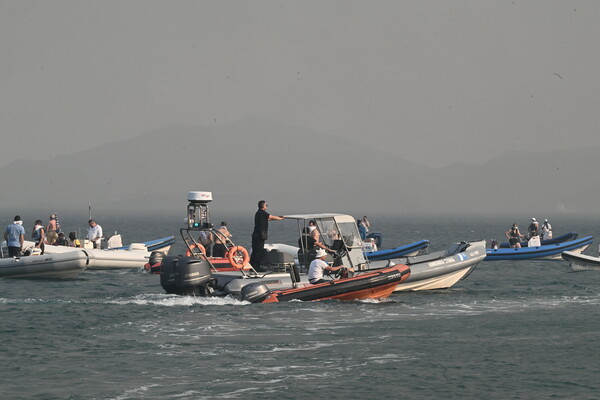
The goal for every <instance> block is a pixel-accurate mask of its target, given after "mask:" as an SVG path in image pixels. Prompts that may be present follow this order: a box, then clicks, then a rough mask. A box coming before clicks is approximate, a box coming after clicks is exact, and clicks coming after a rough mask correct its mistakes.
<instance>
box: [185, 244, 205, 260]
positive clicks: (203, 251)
mask: <svg viewBox="0 0 600 400" xmlns="http://www.w3.org/2000/svg"><path fill="white" fill-rule="evenodd" d="M195 248H197V249H198V250H200V253H202V254H204V255H206V249H205V248H204V246H202V245H201V244H200V243H198V244H196V243H192V244H190V245H189V246H188V249H187V251H186V252H185V255H186V257H191V256H192V249H195Z"/></svg>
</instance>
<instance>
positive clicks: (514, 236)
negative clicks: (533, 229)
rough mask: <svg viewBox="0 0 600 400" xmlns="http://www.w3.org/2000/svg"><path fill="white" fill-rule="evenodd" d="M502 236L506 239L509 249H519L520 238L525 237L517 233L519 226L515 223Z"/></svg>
mask: <svg viewBox="0 0 600 400" xmlns="http://www.w3.org/2000/svg"><path fill="white" fill-rule="evenodd" d="M504 235H505V236H506V238H507V239H508V243H509V244H510V247H512V248H517V249H518V248H521V238H525V236H524V235H522V234H521V232H520V231H519V226H518V225H517V224H516V223H514V224H513V225H512V228H510V229H509V230H507V231H506V232H505V233H504Z"/></svg>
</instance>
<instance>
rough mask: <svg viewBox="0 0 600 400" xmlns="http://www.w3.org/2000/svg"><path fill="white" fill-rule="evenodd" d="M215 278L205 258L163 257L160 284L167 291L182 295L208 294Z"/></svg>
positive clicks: (212, 287) (212, 288) (211, 289)
mask: <svg viewBox="0 0 600 400" xmlns="http://www.w3.org/2000/svg"><path fill="white" fill-rule="evenodd" d="M214 283H215V280H214V279H213V277H212V272H211V266H210V264H209V263H208V261H206V260H199V259H197V258H193V257H179V258H175V257H170V256H168V257H165V259H164V260H163V264H162V268H161V270H160V284H161V286H162V287H163V289H165V291H166V292H167V293H171V294H178V295H182V296H210V294H211V293H212V292H213V291H214Z"/></svg>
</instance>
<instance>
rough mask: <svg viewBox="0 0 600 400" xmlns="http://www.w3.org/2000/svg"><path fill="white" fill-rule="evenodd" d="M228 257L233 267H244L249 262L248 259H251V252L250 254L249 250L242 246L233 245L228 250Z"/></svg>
mask: <svg viewBox="0 0 600 400" xmlns="http://www.w3.org/2000/svg"><path fill="white" fill-rule="evenodd" d="M240 257H241V260H240ZM227 259H228V260H229V264H231V265H232V266H233V267H235V268H237V269H242V268H244V266H246V265H247V264H248V261H250V254H248V250H246V249H245V248H243V247H242V246H233V247H232V248H230V249H229V250H228V251H227Z"/></svg>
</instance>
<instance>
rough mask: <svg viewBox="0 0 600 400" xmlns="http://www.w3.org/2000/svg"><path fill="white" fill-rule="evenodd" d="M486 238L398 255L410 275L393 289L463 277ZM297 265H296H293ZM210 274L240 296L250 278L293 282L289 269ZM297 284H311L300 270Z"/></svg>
mask: <svg viewBox="0 0 600 400" xmlns="http://www.w3.org/2000/svg"><path fill="white" fill-rule="evenodd" d="M485 245H486V242H485V240H482V241H478V242H468V243H457V244H455V245H453V246H451V247H450V248H449V249H447V250H443V251H437V252H434V253H431V254H425V255H420V256H415V257H401V258H397V259H393V260H391V262H392V263H393V264H402V265H408V266H409V267H410V270H411V273H410V276H409V277H408V278H407V279H406V280H403V281H402V282H400V283H399V284H398V285H397V286H396V288H395V289H394V290H395V291H396V292H400V291H419V290H435V289H447V288H450V287H452V286H454V285H455V284H456V283H458V282H460V281H461V280H463V279H465V278H466V277H467V276H468V275H469V274H470V273H471V272H472V271H473V270H474V269H475V268H476V267H477V266H478V265H479V263H480V262H481V261H483V260H484V259H485V257H486V253H485ZM388 265H390V261H387V260H386V261H373V262H370V263H369V267H370V270H376V269H381V268H385V267H387V266H388ZM296 267H297V268H298V266H296ZM213 276H214V277H215V279H216V280H217V282H218V286H219V287H222V288H224V290H225V292H226V293H227V294H230V295H232V296H234V297H239V295H240V292H241V290H242V288H243V287H244V286H245V285H247V284H249V283H251V282H263V283H265V284H266V285H267V286H268V288H269V289H270V290H282V289H289V288H291V287H292V286H293V285H294V281H293V280H292V276H291V273H290V272H267V273H260V274H259V275H258V276H257V275H253V274H252V272H251V271H249V272H248V273H247V274H246V275H241V274H240V271H239V270H227V269H221V268H219V271H218V272H216V273H214V274H213ZM299 278H300V279H299V281H297V282H296V286H297V287H305V286H307V287H308V286H311V285H310V283H309V282H308V278H307V275H306V273H301V274H299Z"/></svg>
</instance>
